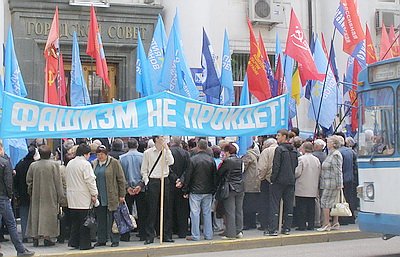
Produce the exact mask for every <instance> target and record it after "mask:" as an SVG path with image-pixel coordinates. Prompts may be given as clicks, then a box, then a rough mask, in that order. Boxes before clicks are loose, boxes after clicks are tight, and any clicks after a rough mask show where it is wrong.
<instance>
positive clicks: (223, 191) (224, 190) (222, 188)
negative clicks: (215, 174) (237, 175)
mask: <svg viewBox="0 0 400 257" xmlns="http://www.w3.org/2000/svg"><path fill="white" fill-rule="evenodd" d="M228 197H229V182H228V181H226V179H225V178H223V179H221V182H220V183H219V185H218V188H217V192H216V193H215V199H216V200H218V201H221V200H225V199H227V198H228Z"/></svg>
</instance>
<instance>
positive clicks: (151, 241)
mask: <svg viewBox="0 0 400 257" xmlns="http://www.w3.org/2000/svg"><path fill="white" fill-rule="evenodd" d="M152 243H154V239H152V240H146V241H144V244H145V245H149V244H152Z"/></svg>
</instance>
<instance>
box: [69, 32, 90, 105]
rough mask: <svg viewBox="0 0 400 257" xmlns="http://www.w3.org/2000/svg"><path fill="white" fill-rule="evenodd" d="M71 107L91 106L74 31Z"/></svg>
mask: <svg viewBox="0 0 400 257" xmlns="http://www.w3.org/2000/svg"><path fill="white" fill-rule="evenodd" d="M70 90H71V93H70V102H71V106H85V105H90V104H91V103H90V97H89V92H88V89H87V86H86V81H85V78H84V77H83V72H82V64H81V58H80V55H79V44H78V39H77V36H76V32H75V31H74V35H73V41H72V65H71V89H70Z"/></svg>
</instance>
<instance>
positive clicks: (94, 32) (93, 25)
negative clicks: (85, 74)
mask: <svg viewBox="0 0 400 257" xmlns="http://www.w3.org/2000/svg"><path fill="white" fill-rule="evenodd" d="M86 53H87V54H88V55H89V56H91V57H92V58H94V59H96V74H97V75H98V76H99V77H100V78H102V79H103V80H104V82H105V83H106V85H107V86H108V87H111V83H110V80H109V78H108V67H107V60H106V55H105V53H104V49H103V43H102V41H101V35H100V31H99V24H98V23H97V18H96V13H95V11H94V7H93V5H92V6H91V7H90V22H89V34H88V43H87V48H86Z"/></svg>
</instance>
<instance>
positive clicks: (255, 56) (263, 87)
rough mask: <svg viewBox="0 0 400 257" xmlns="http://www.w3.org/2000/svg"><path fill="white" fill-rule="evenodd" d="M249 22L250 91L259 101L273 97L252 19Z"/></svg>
mask: <svg viewBox="0 0 400 257" xmlns="http://www.w3.org/2000/svg"><path fill="white" fill-rule="evenodd" d="M247 24H248V26H249V30H250V59H249V63H248V64H247V78H248V83H249V84H248V85H249V91H250V92H251V93H252V94H253V95H254V96H255V97H256V98H257V99H258V101H264V100H267V99H269V98H271V88H270V85H269V82H268V79H267V73H266V71H265V65H264V60H263V58H262V54H261V50H260V48H259V46H258V43H257V40H256V37H255V35H254V31H253V26H252V25H251V22H250V20H247Z"/></svg>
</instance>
